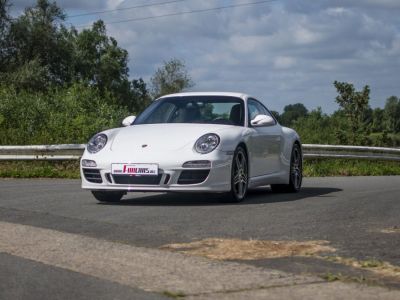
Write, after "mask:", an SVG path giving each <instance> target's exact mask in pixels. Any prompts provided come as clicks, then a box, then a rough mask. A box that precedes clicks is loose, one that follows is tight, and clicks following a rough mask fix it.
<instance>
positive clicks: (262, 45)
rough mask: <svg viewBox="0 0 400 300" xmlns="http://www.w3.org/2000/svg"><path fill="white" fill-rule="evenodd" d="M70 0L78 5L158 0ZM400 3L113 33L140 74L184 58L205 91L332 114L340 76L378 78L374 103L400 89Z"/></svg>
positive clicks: (311, 2)
mask: <svg viewBox="0 0 400 300" xmlns="http://www.w3.org/2000/svg"><path fill="white" fill-rule="evenodd" d="M26 1H28V0H26ZM26 1H22V0H18V3H23V2H24V3H25V2H26ZM155 2H158V1H155ZM243 2H247V1H245V0H225V1H220V0H219V1H218V0H208V1H184V2H179V3H175V4H168V5H163V6H154V7H151V8H147V9H144V8H142V9H133V10H125V11H119V12H115V13H110V14H105V15H101V17H102V18H104V20H105V21H106V23H107V22H111V21H116V20H117V21H118V20H124V19H133V18H142V17H147V16H157V15H162V14H168V13H173V12H178V11H181V12H182V11H190V10H196V9H205V8H211V7H216V6H219V5H229V4H232V3H243ZM60 3H62V6H63V7H65V8H67V9H68V12H70V11H77V10H78V11H79V10H85V11H92V10H96V9H97V10H98V9H104V8H114V7H129V6H133V5H138V4H147V3H148V2H146V1H145V0H142V1H132V0H127V1H123V2H121V1H120V0H117V1H111V0H102V1H77V0H64V1H62V2H60ZM118 5H119V6H118ZM399 9H400V1H398V0H375V1H373V0H319V1H315V0H296V1H289V0H281V1H277V2H271V3H269V4H262V5H254V6H248V7H241V8H235V9H227V10H220V11H214V12H207V13H198V14H187V15H182V16H174V17H166V18H158V19H152V20H147V21H136V22H128V23H121V24H113V25H108V31H109V34H110V35H112V36H114V37H116V39H117V40H118V42H119V44H120V45H121V46H122V47H124V48H125V49H127V50H128V51H129V55H130V70H131V75H132V77H143V78H144V79H149V77H150V76H151V75H152V74H153V72H154V70H155V69H156V68H157V67H158V66H160V65H161V64H162V62H163V61H166V60H169V59H171V58H179V59H183V60H185V62H186V64H187V66H188V69H189V72H190V73H191V74H192V76H193V79H194V81H195V82H196V86H195V87H194V89H196V90H232V91H243V92H247V93H250V94H252V95H254V96H257V97H259V98H260V99H262V100H263V101H264V102H266V103H267V104H268V105H269V106H270V107H271V109H274V110H282V108H283V106H284V105H287V104H290V103H294V102H299V101H300V102H303V103H304V104H305V105H306V106H307V107H308V108H315V107H317V106H322V108H323V109H324V110H326V111H329V112H331V111H333V110H334V109H336V108H337V106H336V104H335V102H334V98H335V96H336V95H335V90H334V87H333V85H332V83H333V81H334V80H340V81H350V82H353V83H354V84H355V85H356V86H357V87H358V88H362V86H363V85H366V84H369V85H370V86H371V89H372V101H371V102H372V105H374V106H376V105H380V106H383V104H384V101H385V99H386V98H387V97H388V96H390V95H392V94H395V95H398V96H400V91H399V85H398V70H399V69H400V25H399V23H398V15H399V12H400V11H399ZM86 21H87V19H86V18H84V19H83V20H82V19H76V20H73V22H74V23H75V24H82V23H86Z"/></svg>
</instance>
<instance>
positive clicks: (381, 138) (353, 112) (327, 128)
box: [273, 81, 400, 147]
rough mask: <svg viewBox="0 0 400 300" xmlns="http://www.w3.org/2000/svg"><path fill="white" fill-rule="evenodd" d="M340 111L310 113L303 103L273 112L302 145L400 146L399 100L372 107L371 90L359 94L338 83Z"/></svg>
mask: <svg viewBox="0 0 400 300" xmlns="http://www.w3.org/2000/svg"><path fill="white" fill-rule="evenodd" d="M333 84H334V86H335V87H336V90H337V93H338V95H337V97H336V99H335V101H336V103H337V104H338V105H339V109H338V110H336V111H335V112H333V113H332V114H331V115H328V114H325V113H323V112H322V110H321V108H317V109H314V110H312V111H309V110H308V109H307V108H306V107H305V106H304V105H303V104H302V103H297V104H291V105H287V106H285V107H284V109H283V113H282V114H279V113H278V112H273V113H274V115H275V116H276V118H277V119H278V120H279V122H280V123H281V124H282V125H284V126H288V127H293V128H295V129H296V130H297V131H298V132H299V134H300V136H301V138H302V140H303V142H305V143H312V144H343V145H369V146H387V147H398V146H400V98H398V97H396V96H391V97H389V98H387V99H386V103H385V106H384V108H379V107H377V108H374V109H372V108H371V107H370V105H369V100H370V88H369V86H368V85H366V86H365V87H364V88H363V89H362V90H360V91H357V90H356V89H355V87H354V85H353V84H351V83H347V82H338V81H335V82H334V83H333Z"/></svg>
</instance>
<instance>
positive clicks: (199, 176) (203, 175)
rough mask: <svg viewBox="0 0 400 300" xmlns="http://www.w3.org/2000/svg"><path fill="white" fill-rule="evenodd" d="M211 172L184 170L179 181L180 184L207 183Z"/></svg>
mask: <svg viewBox="0 0 400 300" xmlns="http://www.w3.org/2000/svg"><path fill="white" fill-rule="evenodd" d="M208 174H210V170H184V171H182V172H181V175H180V176H179V179H178V184H197V183H202V182H203V181H205V180H206V179H207V177H208Z"/></svg>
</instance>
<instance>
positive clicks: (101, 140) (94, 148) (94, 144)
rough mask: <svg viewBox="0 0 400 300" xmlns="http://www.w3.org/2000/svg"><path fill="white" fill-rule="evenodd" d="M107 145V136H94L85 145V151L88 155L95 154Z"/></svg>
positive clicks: (101, 134)
mask: <svg viewBox="0 0 400 300" xmlns="http://www.w3.org/2000/svg"><path fill="white" fill-rule="evenodd" d="M106 144H107V136H106V135H105V134H104V133H99V134H96V135H95V136H94V137H92V138H91V139H90V141H89V143H88V144H87V150H88V151H89V152H90V153H97V152H99V151H100V150H101V149H103V148H104V146H105V145H106Z"/></svg>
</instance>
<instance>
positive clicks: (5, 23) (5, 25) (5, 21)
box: [0, 0, 11, 70]
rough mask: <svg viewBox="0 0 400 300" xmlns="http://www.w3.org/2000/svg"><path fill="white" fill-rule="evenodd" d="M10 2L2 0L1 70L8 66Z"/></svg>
mask: <svg viewBox="0 0 400 300" xmlns="http://www.w3.org/2000/svg"><path fill="white" fill-rule="evenodd" d="M9 7H10V4H8V0H0V70H4V68H5V66H6V61H5V60H6V56H7V53H8V51H9V49H8V43H7V37H8V34H9V30H10V24H11V18H10V16H9V15H8V9H9Z"/></svg>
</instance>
